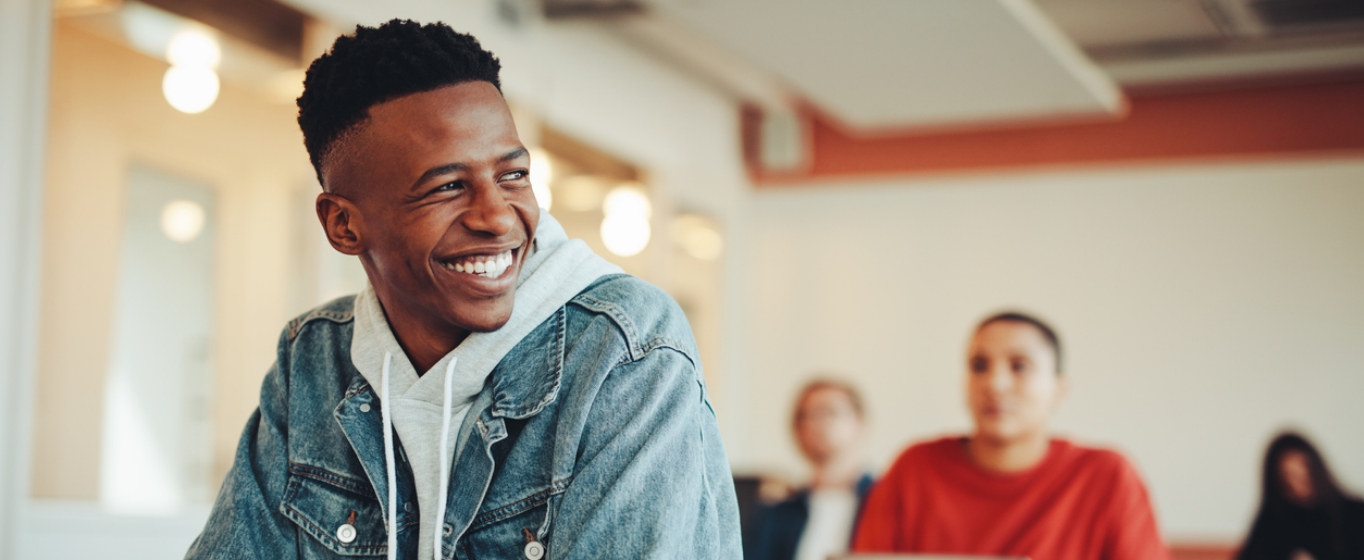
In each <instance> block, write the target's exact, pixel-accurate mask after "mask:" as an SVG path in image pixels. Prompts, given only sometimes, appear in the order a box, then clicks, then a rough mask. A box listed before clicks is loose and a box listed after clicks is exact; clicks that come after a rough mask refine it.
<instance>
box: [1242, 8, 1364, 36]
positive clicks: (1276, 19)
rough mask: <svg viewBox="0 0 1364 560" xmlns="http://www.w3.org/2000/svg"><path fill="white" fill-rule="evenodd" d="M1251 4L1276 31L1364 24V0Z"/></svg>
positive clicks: (1261, 17)
mask: <svg viewBox="0 0 1364 560" xmlns="http://www.w3.org/2000/svg"><path fill="white" fill-rule="evenodd" d="M1250 7H1251V9H1252V10H1254V11H1255V14H1256V15H1258V16H1259V17H1260V21H1261V22H1263V23H1264V24H1265V25H1266V26H1267V27H1269V28H1270V29H1272V30H1275V31H1299V30H1308V29H1319V28H1344V27H1356V26H1364V0H1252V1H1251V2H1250Z"/></svg>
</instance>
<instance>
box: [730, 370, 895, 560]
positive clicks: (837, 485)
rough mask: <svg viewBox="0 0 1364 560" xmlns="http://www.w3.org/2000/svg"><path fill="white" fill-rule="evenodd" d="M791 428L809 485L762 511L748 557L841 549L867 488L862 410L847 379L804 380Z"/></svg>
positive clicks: (795, 559)
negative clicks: (807, 466) (808, 471)
mask: <svg viewBox="0 0 1364 560" xmlns="http://www.w3.org/2000/svg"><path fill="white" fill-rule="evenodd" d="M791 429H792V432H793V434H794V435H795V439H796V444H797V445H798V446H799V447H800V451H801V454H802V455H804V456H805V459H806V461H808V462H809V463H810V469H811V477H810V486H809V487H808V488H805V489H802V490H800V491H798V492H796V494H795V495H794V496H792V497H791V498H789V499H787V500H785V501H783V502H781V503H778V504H775V505H773V506H771V507H770V508H768V509H767V510H766V511H765V512H764V513H763V515H762V518H761V521H760V524H759V526H758V534H757V538H756V542H755V543H754V546H753V554H751V555H750V556H749V560H824V559H825V558H828V557H829V556H830V555H833V554H838V553H841V552H845V551H847V550H848V546H849V544H850V543H851V540H852V535H853V531H854V529H855V525H856V522H857V517H858V513H859V512H860V511H861V509H862V503H863V499H864V498H865V497H866V495H867V492H868V490H870V489H871V485H872V479H871V476H870V475H868V474H867V472H866V467H865V464H864V462H863V458H862V438H863V435H864V433H865V430H866V412H865V410H864V408H863V405H862V396H861V395H859V394H858V393H857V390H856V389H854V388H853V387H852V386H851V385H848V384H847V383H843V382H840V381H833V380H830V379H818V380H815V381H811V382H809V383H807V384H806V385H805V387H804V388H802V389H801V390H800V393H799V394H798V396H797V397H796V406H795V409H794V411H793V413H792V415H791Z"/></svg>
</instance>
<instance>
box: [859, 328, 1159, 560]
mask: <svg viewBox="0 0 1364 560" xmlns="http://www.w3.org/2000/svg"><path fill="white" fill-rule="evenodd" d="M966 386H967V401H968V404H969V406H970V409H971V415H972V417H973V419H974V421H975V431H974V432H973V433H972V434H971V435H970V436H968V437H947V438H942V439H938V440H935V441H929V442H925V443H919V444H916V445H914V446H912V447H910V448H909V449H908V450H906V451H905V452H904V453H903V454H901V455H900V457H899V459H897V460H896V461H895V464H894V465H893V466H892V467H891V468H890V471H889V472H887V473H886V475H885V477H884V478H883V479H882V480H881V481H880V482H879V483H877V485H876V487H875V488H874V489H872V492H871V495H870V496H869V497H868V498H867V503H866V505H865V508H864V510H863V514H862V518H861V521H860V522H859V526H858V531H857V536H856V539H855V540H854V545H853V548H854V550H856V551H858V552H928V553H948V554H951V553H956V554H989V555H1006V556H1028V557H1030V558H1032V560H1079V559H1095V560H1098V559H1105V560H1168V559H1169V558H1170V553H1169V551H1168V549H1166V547H1165V544H1164V543H1163V542H1162V540H1161V538H1160V533H1159V531H1158V530H1157V527H1156V519H1155V515H1154V514H1153V513H1152V511H1151V503H1150V499H1149V498H1148V497H1147V493H1146V488H1145V486H1144V485H1143V484H1142V481H1141V478H1140V476H1138V474H1137V471H1136V469H1134V468H1133V467H1132V465H1131V464H1130V463H1128V462H1127V460H1126V459H1124V458H1123V457H1122V456H1121V455H1119V454H1117V453H1115V452H1113V451H1107V450H1103V449H1094V448H1087V447H1081V446H1079V445H1075V444H1073V443H1070V442H1068V441H1066V440H1063V439H1059V438H1053V437H1051V436H1050V434H1049V433H1048V429H1047V424H1048V420H1049V419H1050V417H1051V415H1052V413H1053V412H1054V411H1055V410H1056V409H1057V407H1058V405H1059V404H1060V403H1061V400H1062V398H1063V397H1064V396H1065V394H1066V389H1067V381H1066V378H1065V377H1064V376H1062V375H1061V344H1060V340H1059V338H1058V337H1057V336H1056V332H1055V331H1054V330H1053V329H1052V328H1051V327H1049V326H1047V325H1046V324H1045V323H1043V322H1042V321H1040V320H1038V319H1036V318H1034V317H1031V316H1028V315H1024V314H1021V313H1001V314H999V315H995V316H992V317H989V318H987V319H985V320H984V321H981V323H980V324H979V325H978V326H977V327H976V331H975V335H974V336H973V337H972V340H971V345H970V349H969V351H968V353H967V381H966Z"/></svg>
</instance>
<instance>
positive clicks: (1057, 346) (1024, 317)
mask: <svg viewBox="0 0 1364 560" xmlns="http://www.w3.org/2000/svg"><path fill="white" fill-rule="evenodd" d="M995 323H1023V324H1025V325H1031V326H1032V327H1033V328H1035V329H1037V330H1038V332H1040V333H1042V338H1045V339H1047V345H1048V346H1051V353H1052V355H1053V356H1055V357H1056V374H1057V375H1061V371H1062V369H1061V337H1059V336H1057V335H1056V331H1055V330H1054V329H1052V328H1051V325H1048V324H1047V323H1046V322H1045V321H1043V320H1041V319H1038V318H1037V317H1034V316H1032V315H1028V314H1027V313H1022V312H1019V311H1005V312H1003V313H996V314H994V315H991V316H989V317H986V318H985V319H984V320H982V321H981V322H980V323H979V324H977V325H976V330H975V331H974V332H973V336H974V335H975V334H980V331H982V330H984V329H985V327H988V326H990V325H993V324H995Z"/></svg>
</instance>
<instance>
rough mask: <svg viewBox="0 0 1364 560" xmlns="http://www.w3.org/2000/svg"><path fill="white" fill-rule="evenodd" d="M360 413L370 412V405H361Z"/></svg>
mask: <svg viewBox="0 0 1364 560" xmlns="http://www.w3.org/2000/svg"><path fill="white" fill-rule="evenodd" d="M360 412H369V403H365V404H362V405H360Z"/></svg>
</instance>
